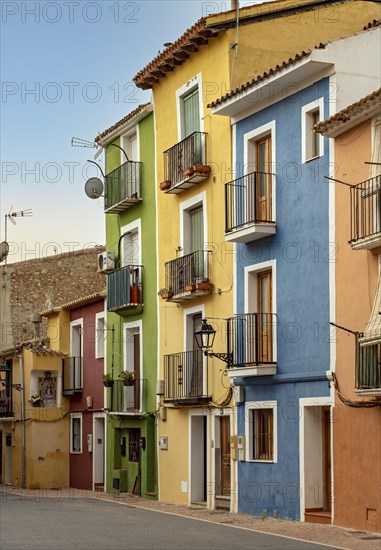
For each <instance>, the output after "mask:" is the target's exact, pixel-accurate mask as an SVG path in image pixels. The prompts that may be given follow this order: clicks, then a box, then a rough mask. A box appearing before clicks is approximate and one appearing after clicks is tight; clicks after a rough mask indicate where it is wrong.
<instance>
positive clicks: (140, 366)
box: [96, 103, 158, 498]
mask: <svg viewBox="0 0 381 550" xmlns="http://www.w3.org/2000/svg"><path fill="white" fill-rule="evenodd" d="M96 142H97V143H98V145H100V146H102V147H104V148H105V154H106V177H105V216H106V251H107V252H106V254H105V257H104V258H103V260H104V261H103V270H104V271H105V272H106V273H107V318H106V323H107V361H106V371H107V373H108V374H109V375H110V378H111V379H112V383H111V384H110V387H107V388H106V389H105V392H106V400H105V402H106V407H107V410H108V415H107V419H108V420H107V429H106V439H107V456H106V476H105V477H106V487H105V489H106V490H107V491H111V490H113V489H114V490H117V491H121V492H130V493H134V494H139V495H141V496H142V497H145V498H157V460H156V439H155V437H156V435H155V434H156V414H155V411H156V379H157V372H156V370H157V332H158V330H157V290H156V286H157V275H156V199H155V144H154V116H153V108H152V105H151V104H149V103H148V104H144V105H140V106H139V107H138V108H137V109H135V110H134V111H132V112H131V113H130V114H129V115H127V116H126V117H125V118H123V119H122V120H120V121H119V122H117V123H116V124H114V125H113V126H112V127H111V128H109V129H108V130H106V131H104V132H103V133H101V134H99V135H98V136H97V138H96ZM121 373H123V374H122V375H121ZM123 378H125V380H123Z"/></svg>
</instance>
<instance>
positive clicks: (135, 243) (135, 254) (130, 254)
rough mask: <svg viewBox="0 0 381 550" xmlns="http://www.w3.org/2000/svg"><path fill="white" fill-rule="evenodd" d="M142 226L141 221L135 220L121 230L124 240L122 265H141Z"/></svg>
mask: <svg viewBox="0 0 381 550" xmlns="http://www.w3.org/2000/svg"><path fill="white" fill-rule="evenodd" d="M140 228H141V224H140V219H138V220H135V221H134V222H132V223H129V224H128V225H125V226H124V227H122V229H121V234H122V235H124V237H123V239H122V258H123V259H122V265H123V267H125V266H127V265H136V266H138V265H141V254H140V251H141V229H140Z"/></svg>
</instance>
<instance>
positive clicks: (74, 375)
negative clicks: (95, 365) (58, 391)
mask: <svg viewBox="0 0 381 550" xmlns="http://www.w3.org/2000/svg"><path fill="white" fill-rule="evenodd" d="M82 360H83V358H82V357H65V358H64V359H62V395H74V394H78V393H82Z"/></svg>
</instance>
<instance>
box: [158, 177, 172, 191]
mask: <svg viewBox="0 0 381 550" xmlns="http://www.w3.org/2000/svg"><path fill="white" fill-rule="evenodd" d="M171 185H172V182H170V181H169V180H165V181H162V182H161V183H160V190H161V191H166V190H167V189H169V188H170V187H171Z"/></svg>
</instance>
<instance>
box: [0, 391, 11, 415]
mask: <svg viewBox="0 0 381 550" xmlns="http://www.w3.org/2000/svg"><path fill="white" fill-rule="evenodd" d="M12 416H13V411H12V396H11V394H8V392H6V391H5V390H2V391H0V418H10V417H12Z"/></svg>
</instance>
